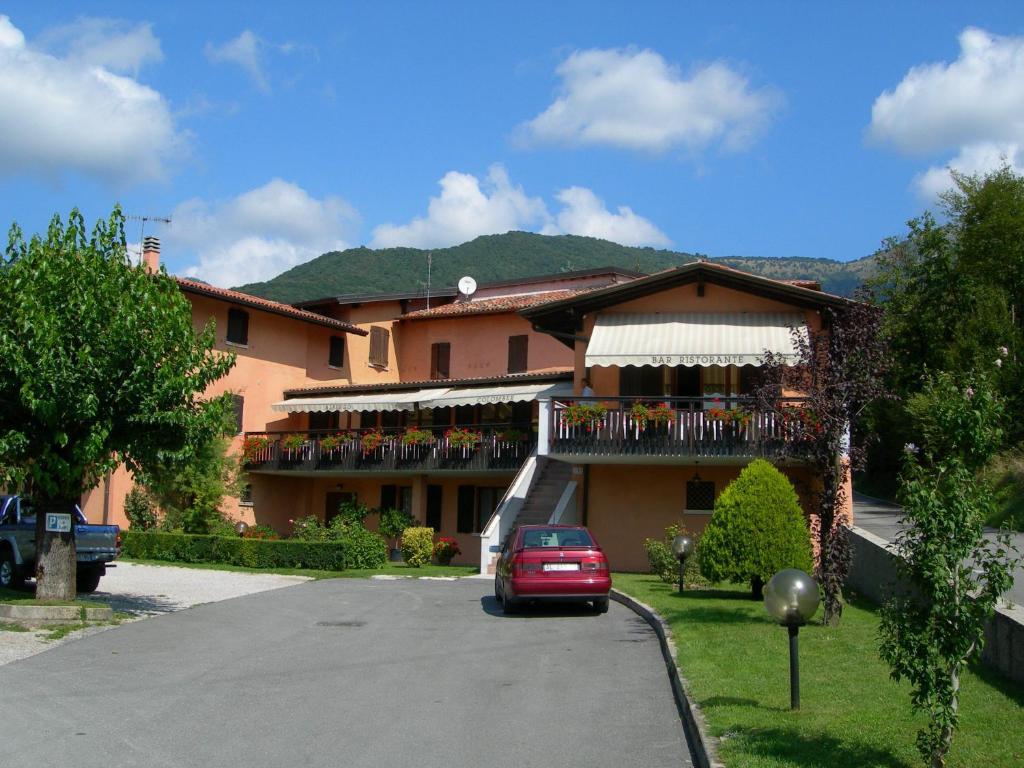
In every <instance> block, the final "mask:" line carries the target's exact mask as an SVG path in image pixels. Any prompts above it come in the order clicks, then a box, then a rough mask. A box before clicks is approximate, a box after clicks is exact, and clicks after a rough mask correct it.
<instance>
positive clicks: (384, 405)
mask: <svg viewBox="0 0 1024 768" xmlns="http://www.w3.org/2000/svg"><path fill="white" fill-rule="evenodd" d="M570 395H572V382H570V381H559V382H555V383H554V384H552V383H551V382H550V381H548V382H543V383H539V384H536V383H535V384H492V385H490V386H481V387H430V388H428V389H415V390H410V391H407V392H376V393H373V394H361V395H338V396H336V397H302V398H294V399H291V400H282V401H281V402H279V403H274V405H273V406H272V408H273V409H274V410H275V411H281V412H284V413H310V412H324V411H328V412H329V411H414V410H416V409H417V408H448V407H453V406H457V405H486V404H488V403H521V402H529V401H531V400H536V399H537V398H538V397H568V396H570Z"/></svg>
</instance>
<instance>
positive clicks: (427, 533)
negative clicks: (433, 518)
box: [401, 526, 434, 568]
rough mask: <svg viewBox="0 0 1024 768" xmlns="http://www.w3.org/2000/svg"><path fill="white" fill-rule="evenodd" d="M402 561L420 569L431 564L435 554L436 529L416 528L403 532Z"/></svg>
mask: <svg viewBox="0 0 1024 768" xmlns="http://www.w3.org/2000/svg"><path fill="white" fill-rule="evenodd" d="M401 547H402V559H403V560H404V561H405V564H406V565H410V566H412V567H413V568H419V567H420V566H421V565H427V564H428V563H430V558H431V557H432V556H433V554H434V529H433V528H421V527H417V526H414V527H412V528H406V529H405V530H404V531H403V532H402V544H401Z"/></svg>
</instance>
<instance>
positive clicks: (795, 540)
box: [700, 459, 812, 598]
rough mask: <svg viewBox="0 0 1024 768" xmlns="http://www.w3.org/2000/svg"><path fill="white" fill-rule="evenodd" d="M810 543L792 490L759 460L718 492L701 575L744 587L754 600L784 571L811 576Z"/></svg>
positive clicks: (703, 546) (703, 544) (704, 536)
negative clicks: (746, 585)
mask: <svg viewBox="0 0 1024 768" xmlns="http://www.w3.org/2000/svg"><path fill="white" fill-rule="evenodd" d="M811 567H812V566H811V539H810V534H809V533H808V530H807V522H806V520H805V519H804V513H803V510H801V509H800V501H799V499H797V495H796V491H795V490H794V488H793V484H792V483H790V482H789V480H788V479H787V478H786V476H785V475H783V474H782V473H781V472H779V470H777V469H776V468H775V467H773V466H772V465H771V464H769V463H768V462H767V461H764V460H763V459H757V460H756V461H753V462H751V463H750V465H749V466H747V467H746V468H745V469H744V470H743V471H742V472H740V475H739V477H737V478H736V479H735V480H733V481H732V482H731V483H729V485H728V486H727V487H726V488H725V490H724V491H722V493H721V495H720V496H719V497H718V499H717V500H716V501H715V511H714V512H713V513H712V515H711V520H710V521H709V522H708V524H707V527H706V528H705V529H704V532H703V534H702V535H701V538H700V570H701V573H702V574H703V575H704V577H705V578H707V579H708V580H709V581H711V582H718V581H736V582H741V583H742V582H749V583H750V585H751V591H752V593H753V596H754V597H755V598H760V596H761V588H762V586H763V585H764V584H765V583H767V581H768V580H769V579H770V578H771V577H772V576H773V575H775V573H777V572H778V571H781V570H782V569H783V568H799V569H801V570H803V571H808V572H809V571H810V570H811Z"/></svg>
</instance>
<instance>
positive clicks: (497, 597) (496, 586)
mask: <svg viewBox="0 0 1024 768" xmlns="http://www.w3.org/2000/svg"><path fill="white" fill-rule="evenodd" d="M494 599H495V600H497V601H498V602H499V603H501V602H503V600H502V596H501V579H500V578H499V577H497V576H495V577H494Z"/></svg>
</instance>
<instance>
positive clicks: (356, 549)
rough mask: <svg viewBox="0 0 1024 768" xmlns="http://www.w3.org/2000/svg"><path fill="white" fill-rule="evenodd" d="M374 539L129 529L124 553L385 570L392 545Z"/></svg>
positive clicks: (272, 565) (243, 563) (234, 562)
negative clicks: (254, 536) (318, 539)
mask: <svg viewBox="0 0 1024 768" xmlns="http://www.w3.org/2000/svg"><path fill="white" fill-rule="evenodd" d="M376 538H377V539H378V540H380V547H377V546H373V544H374V542H368V541H361V540H355V541H352V542H340V541H339V542H329V543H328V542H310V541H295V540H286V541H272V540H268V539H242V538H235V537H232V536H201V535H198V534H191V533H151V532H149V531H132V530H129V531H125V533H124V539H123V543H122V549H121V554H123V555H124V556H125V557H129V558H138V559H140V560H167V561H169V562H177V563H226V564H228V565H240V566H245V567H248V568H312V569H316V570H323V571H342V570H345V569H346V568H382V567H384V565H385V564H386V562H387V545H386V544H385V543H384V541H383V540H382V539H380V537H379V536H378V537H376Z"/></svg>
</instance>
